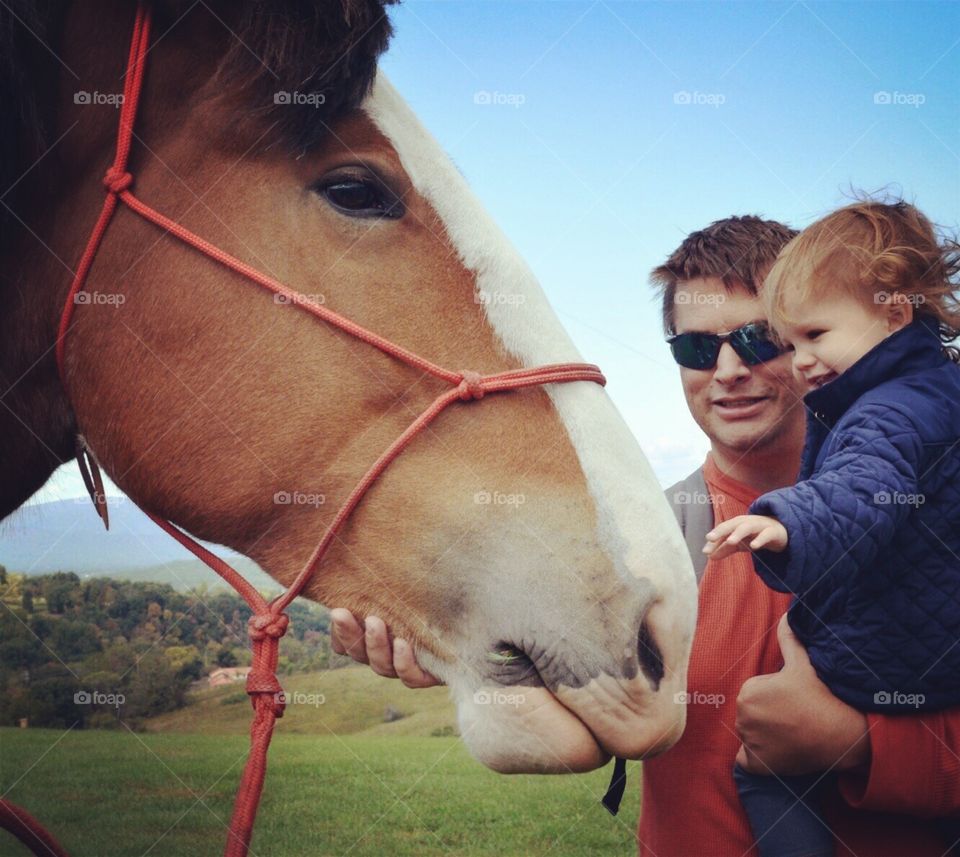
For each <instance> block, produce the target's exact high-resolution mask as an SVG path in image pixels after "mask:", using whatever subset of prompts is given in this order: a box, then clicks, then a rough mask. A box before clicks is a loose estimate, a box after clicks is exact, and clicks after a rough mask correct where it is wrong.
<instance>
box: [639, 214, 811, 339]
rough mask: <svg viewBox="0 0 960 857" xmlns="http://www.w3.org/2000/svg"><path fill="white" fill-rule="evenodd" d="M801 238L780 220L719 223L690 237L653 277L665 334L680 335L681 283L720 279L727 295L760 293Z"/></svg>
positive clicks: (747, 217) (745, 218) (730, 219)
mask: <svg viewBox="0 0 960 857" xmlns="http://www.w3.org/2000/svg"><path fill="white" fill-rule="evenodd" d="M796 234H797V231H796V230H795V229H791V228H790V227H789V226H784V225H783V224H782V223H778V222H777V221H776V220H763V219H762V218H760V217H756V216H754V215H749V214H748V215H744V216H742V217H728V218H726V219H725V220H717V221H716V222H714V223H711V224H710V225H709V226H708V227H707V228H706V229H701V230H700V231H699V232H691V233H690V234H689V235H688V236H687V237H686V238H685V239H684V240H683V243H682V244H681V245H680V246H679V247H678V248H677V249H676V250H674V251H673V253H671V254H670V258H669V259H667V261H666V262H664V263H663V264H662V265H659V266H658V267H656V268H654V269H653V271H652V272H651V273H650V282H651V284H652V285H653V286H655V287H656V288H658V289H660V292H661V300H662V312H663V329H664V332H665V333H667V334H673V333H676V317H675V307H676V303H675V301H676V291H677V284H678V283H682V282H685V281H687V280H693V279H696V278H698V277H717V278H718V279H719V280H721V281H722V282H723V285H724V286H725V287H726V289H727V291H728V292H732V291H734V289H738V288H739V289H746V290H747V291H748V292H749V293H750V294H752V295H755V294H757V293H758V291H759V288H760V285H761V284H762V283H763V278H764V277H765V276H766V275H767V272H768V271H769V270H770V268H771V267H772V266H773V263H774V261H775V260H776V258H777V255H778V254H779V253H780V251H781V250H782V249H783V247H784V246H786V244H787V243H788V242H789V241H790V239H791V238H793V237H794V236H795V235H796Z"/></svg>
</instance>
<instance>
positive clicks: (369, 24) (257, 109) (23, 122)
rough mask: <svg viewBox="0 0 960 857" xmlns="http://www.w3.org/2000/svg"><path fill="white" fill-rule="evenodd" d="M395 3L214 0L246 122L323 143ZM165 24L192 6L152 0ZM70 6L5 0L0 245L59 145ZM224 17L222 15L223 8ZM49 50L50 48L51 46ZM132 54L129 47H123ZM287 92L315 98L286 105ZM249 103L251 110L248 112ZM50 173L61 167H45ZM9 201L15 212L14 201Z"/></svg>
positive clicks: (346, 106) (228, 80)
mask: <svg viewBox="0 0 960 857" xmlns="http://www.w3.org/2000/svg"><path fill="white" fill-rule="evenodd" d="M393 2H395V0H244V2H225V3H223V4H214V3H211V6H214V7H219V6H220V5H222V6H223V8H222V9H220V8H218V9H217V12H216V14H218V15H220V16H221V17H223V18H226V19H228V21H229V26H230V29H231V30H232V31H233V33H234V34H235V36H236V38H232V39H230V46H229V47H228V49H227V51H226V53H225V54H224V56H223V59H222V61H221V63H220V66H219V69H218V72H217V89H218V90H219V91H230V92H231V93H237V94H238V95H239V96H240V97H239V99H238V100H237V101H236V104H237V107H238V109H237V111H236V113H237V122H238V123H243V122H249V121H250V120H251V119H253V120H254V121H262V122H265V123H266V124H267V125H270V126H273V129H274V130H275V132H276V134H277V135H279V138H280V140H281V141H282V142H283V143H284V144H285V145H286V146H287V148H288V149H289V150H291V151H295V152H302V151H308V150H309V149H311V148H313V147H314V146H316V145H317V144H318V143H319V142H320V141H321V140H322V139H323V138H324V136H325V135H326V134H327V132H328V126H329V123H330V122H331V121H332V120H334V119H336V118H337V117H338V116H340V115H342V114H343V113H345V112H347V111H348V110H350V109H352V108H353V107H356V106H357V105H358V104H359V103H360V102H361V101H362V100H363V98H364V97H365V96H366V95H367V93H368V92H369V90H370V87H371V86H372V84H373V80H374V77H375V75H376V68H377V60H378V58H379V56H380V54H381V53H383V51H384V50H386V47H387V44H388V43H389V40H390V36H391V35H392V27H391V24H390V20H389V18H388V17H387V12H386V6H387V5H389V4H392V3H393ZM152 5H153V7H154V9H155V14H156V16H157V19H158V20H157V26H160V25H161V24H167V25H169V24H172V23H173V22H174V21H175V20H176V19H177V18H178V17H179V15H180V13H181V12H183V11H186V9H187V3H186V2H184V0H153V4H152ZM66 7H67V4H64V3H62V2H59V0H47V2H31V0H4V2H3V3H0V115H2V116H3V117H4V121H3V122H2V123H0V249H2V248H3V247H4V246H5V245H6V243H7V240H8V232H9V226H10V221H11V220H12V219H13V215H12V214H11V211H10V209H13V210H14V211H15V210H17V207H18V206H17V202H18V197H19V196H20V194H19V193H18V191H22V190H23V185H26V184H27V182H22V183H21V184H20V185H18V186H17V187H14V188H13V190H11V187H12V186H14V185H15V184H16V183H17V182H19V180H20V178H21V177H22V176H23V175H24V173H25V172H26V171H27V170H29V169H30V167H31V166H32V165H33V164H34V162H36V161H37V159H38V158H40V157H41V156H42V155H43V153H44V152H45V151H46V148H47V146H49V145H50V143H52V142H53V138H52V136H51V135H52V131H53V128H54V123H55V119H56V115H55V110H56V104H57V100H56V98H55V93H56V91H57V89H56V88H57V80H58V77H59V74H60V68H59V65H58V64H57V62H56V60H55V59H54V58H53V57H52V56H51V50H53V51H55V50H56V49H57V47H58V46H59V44H60V41H61V29H62V26H63V23H64V19H65V17H66ZM221 13H222V14H221ZM48 46H49V47H48ZM123 50H124V51H125V50H126V48H125V47H124V48H123ZM279 92H288V93H294V92H300V93H306V94H308V95H310V96H311V100H309V101H308V102H307V103H297V102H296V101H292V102H290V103H283V102H278V101H277V98H276V97H275V96H276V94H277V93H279ZM241 108H242V109H241ZM44 167H45V169H44V172H45V173H46V174H47V176H48V180H49V181H52V179H50V178H49V176H50V174H51V169H55V164H46V163H45V164H44ZM7 206H9V208H8V207H7Z"/></svg>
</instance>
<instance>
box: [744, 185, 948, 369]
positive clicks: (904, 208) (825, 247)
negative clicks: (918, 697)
mask: <svg viewBox="0 0 960 857" xmlns="http://www.w3.org/2000/svg"><path fill="white" fill-rule="evenodd" d="M958 289H960V244H958V242H957V240H956V238H955V237H953V236H949V235H946V234H945V233H943V232H942V231H940V230H938V229H937V228H936V227H934V225H933V224H932V223H931V222H930V220H929V219H928V218H927V217H926V216H925V215H924V214H923V213H922V212H921V211H920V210H919V209H917V208H916V207H915V206H913V205H910V204H909V203H907V202H903V201H902V200H898V201H895V202H876V201H872V200H869V199H866V200H861V201H858V202H855V203H853V204H852V205H848V206H845V207H844V208H841V209H838V210H837V211H834V212H833V213H832V214H828V215H827V216H826V217H824V218H822V219H820V220H818V221H817V222H816V223H813V224H811V225H810V226H808V227H807V228H806V229H804V230H803V231H802V232H801V233H800V234H799V235H798V236H797V237H796V238H794V239H793V240H792V241H791V242H790V243H789V244H787V246H786V247H784V248H783V251H782V252H781V253H780V255H779V256H778V257H777V261H776V262H775V263H774V265H773V268H771V270H770V273H769V274H768V275H767V279H766V280H765V281H764V285H763V289H762V295H763V301H764V304H765V305H766V310H767V317H768V318H769V319H770V323H771V324H772V325H773V327H774V328H776V327H777V326H778V322H780V323H782V322H785V321H790V320H791V307H794V306H796V305H797V303H798V302H805V301H807V300H810V299H814V300H815V299H816V298H817V297H825V296H827V295H829V294H830V293H836V292H838V291H840V292H844V293H846V294H849V295H852V296H854V297H857V298H859V299H861V300H863V301H864V302H865V303H867V304H872V305H882V304H884V303H896V302H909V303H911V304H913V307H914V313H915V314H916V315H919V316H926V317H927V318H930V319H933V320H935V321H936V322H937V324H938V327H939V331H940V339H941V341H942V342H943V343H944V350H945V351H946V352H947V354H949V356H950V357H951V358H952V359H953V360H955V361H958V362H960V350H958V349H957V348H956V347H955V346H950V345H948V343H951V342H952V341H953V340H954V339H956V338H957V336H958V335H960V298H958V294H957V293H958Z"/></svg>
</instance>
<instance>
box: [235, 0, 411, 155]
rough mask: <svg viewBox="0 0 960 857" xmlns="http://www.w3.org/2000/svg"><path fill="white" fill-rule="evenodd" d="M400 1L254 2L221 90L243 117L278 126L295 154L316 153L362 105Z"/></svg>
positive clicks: (244, 11)
mask: <svg viewBox="0 0 960 857" xmlns="http://www.w3.org/2000/svg"><path fill="white" fill-rule="evenodd" d="M393 2H394V0H274V2H270V3H263V2H256V0H250V2H247V3H245V4H244V5H243V7H242V8H241V9H240V10H239V11H238V13H237V16H238V19H239V20H238V24H237V38H236V39H232V40H231V44H230V47H229V48H228V50H227V53H226V55H225V56H224V58H223V62H222V63H221V65H220V68H219V70H218V73H217V75H216V77H217V86H218V87H220V88H222V90H225V91H228V92H232V93H234V94H235V95H238V96H239V97H240V99H241V102H240V103H238V104H237V105H236V107H237V109H238V110H240V111H241V112H243V113H244V114H245V115H246V116H252V117H253V118H254V119H255V120H259V121H260V124H266V125H274V124H275V126H276V128H277V130H278V131H279V134H280V136H281V138H282V139H283V140H284V141H285V142H286V143H287V144H288V145H289V147H290V148H291V149H292V150H303V149H310V148H311V147H313V146H315V145H316V144H317V143H318V142H319V141H320V140H321V139H322V138H323V137H324V136H325V134H326V132H327V127H326V126H327V123H329V122H330V121H331V120H333V119H336V118H337V117H339V116H341V115H342V114H344V113H346V112H347V111H349V110H351V109H353V108H354V107H356V106H357V105H359V104H360V102H361V101H363V99H364V98H365V97H366V95H367V93H368V92H369V91H370V87H371V86H372V85H373V81H374V78H375V76H376V70H377V61H378V59H379V57H380V55H381V54H382V53H383V52H384V51H385V50H386V48H387V44H388V43H389V41H390V36H391V35H392V33H393V28H392V26H391V24H390V19H389V17H388V16H387V10H386V7H387V6H388V5H390V4H391V3H393Z"/></svg>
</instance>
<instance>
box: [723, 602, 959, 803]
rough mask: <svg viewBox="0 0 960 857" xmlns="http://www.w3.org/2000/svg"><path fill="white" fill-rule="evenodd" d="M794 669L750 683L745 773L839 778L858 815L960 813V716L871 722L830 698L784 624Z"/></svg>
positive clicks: (787, 661) (740, 719) (745, 703)
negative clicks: (816, 774) (820, 774)
mask: <svg viewBox="0 0 960 857" xmlns="http://www.w3.org/2000/svg"><path fill="white" fill-rule="evenodd" d="M777 637H778V639H779V641H780V648H781V651H782V652H783V659H784V667H783V669H782V670H781V671H780V672H778V673H773V674H771V675H763V676H754V677H753V678H751V679H748V680H747V681H746V682H744V685H743V688H742V689H741V691H740V696H739V697H738V698H737V731H738V734H739V735H740V739H741V741H743V747H742V748H741V750H740V753H739V754H738V756H737V761H738V762H739V763H740V765H741V766H742V767H745V768H747V769H748V770H750V771H753V772H754V773H758V774H779V775H781V776H786V775H789V774H806V773H812V772H814V771H824V770H832V771H834V772H836V773H838V774H839V775H840V776H839V784H840V791H841V793H842V794H843V797H844V799H845V800H846V801H847V802H848V803H849V804H850V805H851V806H853V807H855V808H857V809H864V810H870V811H874V812H896V813H903V814H906V815H915V816H921V817H930V818H933V817H942V816H947V815H957V814H960V708H953V709H949V710H947V711H939V712H933V713H929V714H928V713H924V714H911V715H879V714H863V713H862V712H860V711H857V710H856V709H855V708H852V707H850V706H849V705H847V704H846V703H845V702H843V701H842V700H839V699H837V698H836V697H835V696H833V694H831V693H830V689H829V688H828V687H827V686H826V685H825V684H824V683H823V682H822V681H820V679H819V678H818V676H817V674H816V671H815V670H814V669H813V667H812V666H811V664H810V659H809V658H808V657H807V652H806V649H804V648H803V646H802V645H801V644H800V643H799V641H798V640H797V639H796V638H795V637H794V635H793V632H792V631H791V630H790V626H789V625H788V624H787V622H786V621H785V620H781V622H780V625H779V626H778V628H777Z"/></svg>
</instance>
